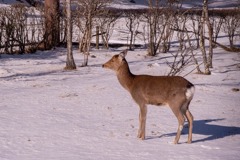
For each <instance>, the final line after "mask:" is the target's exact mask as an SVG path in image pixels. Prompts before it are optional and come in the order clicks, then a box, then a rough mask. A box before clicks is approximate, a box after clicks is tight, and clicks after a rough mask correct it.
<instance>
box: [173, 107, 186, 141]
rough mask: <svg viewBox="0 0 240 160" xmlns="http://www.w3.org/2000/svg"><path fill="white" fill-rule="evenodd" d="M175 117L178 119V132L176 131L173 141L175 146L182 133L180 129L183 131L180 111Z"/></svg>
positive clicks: (182, 118) (182, 119)
mask: <svg viewBox="0 0 240 160" xmlns="http://www.w3.org/2000/svg"><path fill="white" fill-rule="evenodd" d="M175 115H176V117H177V119H178V130H177V135H176V137H175V140H174V144H177V143H178V141H179V139H180V136H181V133H182V129H183V125H184V121H185V119H184V116H183V114H182V112H181V111H179V112H178V113H177V114H175Z"/></svg>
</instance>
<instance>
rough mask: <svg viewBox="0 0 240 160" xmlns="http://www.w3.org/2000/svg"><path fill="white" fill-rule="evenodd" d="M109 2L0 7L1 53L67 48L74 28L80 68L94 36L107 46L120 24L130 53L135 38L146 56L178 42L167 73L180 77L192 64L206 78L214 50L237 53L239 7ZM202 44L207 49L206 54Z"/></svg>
mask: <svg viewBox="0 0 240 160" xmlns="http://www.w3.org/2000/svg"><path fill="white" fill-rule="evenodd" d="M111 2H112V1H111V0H75V1H72V2H70V1H68V0H66V1H64V2H63V4H62V6H63V7H62V9H60V3H59V1H56V0H45V5H44V6H39V7H37V8H38V9H37V10H35V9H33V8H29V7H26V6H23V5H12V6H11V7H10V8H7V9H6V8H0V53H8V54H13V53H28V52H34V51H36V50H37V49H42V50H45V49H51V48H54V47H56V46H58V45H61V44H67V39H69V38H67V37H68V35H69V34H72V29H73V30H74V34H76V33H77V34H78V43H79V52H81V53H83V55H84V62H83V64H82V66H87V65H88V56H89V54H90V49H91V45H92V39H93V37H97V38H98V40H97V39H96V43H97V42H98V41H99V38H100V39H101V44H102V45H103V47H105V48H109V41H110V39H111V36H112V33H113V31H114V27H115V26H116V25H117V24H118V23H122V21H123V20H124V24H125V25H126V28H127V30H128V31H127V32H128V33H126V34H127V37H128V39H127V44H128V48H129V50H133V49H134V48H135V41H136V39H140V40H141V41H143V42H144V43H145V44H146V48H147V54H148V55H150V56H155V55H156V54H158V53H166V52H169V50H170V49H171V47H172V45H173V41H174V39H173V38H174V37H176V38H177V42H178V43H179V45H178V51H177V52H176V53H175V54H174V55H173V57H174V63H170V62H169V63H168V65H169V66H170V68H171V73H170V75H174V74H176V73H179V70H181V69H182V68H183V67H184V66H185V65H187V64H188V63H189V62H190V61H193V62H194V63H195V64H196V68H197V70H198V72H199V73H204V74H210V70H209V68H211V67H212V66H213V64H212V55H213V49H214V48H215V47H216V46H220V47H222V48H224V49H225V50H227V51H235V52H236V51H237V52H239V48H238V47H239V46H237V45H236V42H237V41H238V40H239V39H240V38H239V37H240V8H239V7H236V8H234V9H221V10H219V9H218V10H214V9H208V1H207V0H203V7H202V8H197V9H196V8H191V9H183V8H182V4H181V3H180V1H167V3H166V4H163V3H160V2H161V1H159V0H149V1H148V5H149V7H148V8H146V9H112V8H110V7H109V4H110V3H111ZM68 3H69V5H68ZM36 12H37V13H36ZM67 13H71V16H70V17H69V14H67ZM120 20H121V22H120ZM69 25H70V26H69ZM69 30H70V32H68V31H69ZM220 31H222V32H224V33H225V34H226V36H227V37H228V40H229V45H228V46H226V45H223V44H221V43H219V42H218V41H217V39H218V38H219V33H220ZM67 33H68V34H67ZM193 40H194V41H193ZM69 41H71V39H70V40H69ZM206 42H207V44H206ZM206 45H209V48H210V49H209V50H208V51H207V50H206ZM198 48H200V50H201V52H202V58H203V63H204V66H205V67H204V71H201V70H200V68H199V65H200V64H199V63H198V62H197V58H195V55H194V53H193V50H195V49H198ZM70 57H71V56H70ZM187 57H190V58H187ZM72 59H73V57H72ZM69 64H74V63H69ZM66 68H68V69H70V68H71V67H66ZM72 68H76V66H75V67H72Z"/></svg>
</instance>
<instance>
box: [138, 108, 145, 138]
mask: <svg viewBox="0 0 240 160" xmlns="http://www.w3.org/2000/svg"><path fill="white" fill-rule="evenodd" d="M139 107H140V111H139V129H138V138H140V139H142V140H144V139H145V129H146V119H147V106H146V105H140V106H139Z"/></svg>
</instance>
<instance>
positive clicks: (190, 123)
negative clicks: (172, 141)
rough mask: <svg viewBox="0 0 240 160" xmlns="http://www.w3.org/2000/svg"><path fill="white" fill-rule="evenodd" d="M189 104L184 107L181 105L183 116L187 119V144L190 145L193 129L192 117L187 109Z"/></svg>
mask: <svg viewBox="0 0 240 160" xmlns="http://www.w3.org/2000/svg"><path fill="white" fill-rule="evenodd" d="M189 103H190V102H188V103H187V104H186V105H183V108H182V113H183V114H184V116H185V117H186V118H187V121H188V128H189V130H188V141H187V142H188V143H191V142H192V129H193V116H192V114H191V112H190V111H189V109H188V106H189Z"/></svg>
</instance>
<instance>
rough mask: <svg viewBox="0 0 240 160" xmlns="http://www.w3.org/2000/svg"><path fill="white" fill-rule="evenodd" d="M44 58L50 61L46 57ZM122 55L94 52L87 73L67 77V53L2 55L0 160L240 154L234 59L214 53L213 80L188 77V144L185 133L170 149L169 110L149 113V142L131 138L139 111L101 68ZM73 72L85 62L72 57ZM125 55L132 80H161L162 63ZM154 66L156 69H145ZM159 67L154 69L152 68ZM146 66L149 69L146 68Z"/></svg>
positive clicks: (140, 53) (238, 57) (172, 125)
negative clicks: (191, 89) (190, 119)
mask: <svg viewBox="0 0 240 160" xmlns="http://www.w3.org/2000/svg"><path fill="white" fill-rule="evenodd" d="M47 52H48V53H47ZM118 52H119V51H106V50H100V51H98V50H94V51H92V54H94V55H95V56H96V58H91V59H90V61H89V63H90V64H89V67H85V68H80V67H78V69H77V70H76V71H71V72H70V71H64V70H63V68H64V66H65V59H66V55H65V53H66V50H65V49H63V48H58V49H57V50H54V51H46V52H40V51H38V52H37V53H36V54H32V55H20V56H16V55H15V56H11V55H2V58H1V63H0V93H1V101H0V159H3V160H16V159H18V160H32V159H34V160H35V159H39V160H43V159H44V160H53V159H56V160H66V159H68V160H78V159H99V160H101V159H102V160H105V159H119V160H120V159H131V160H135V159H136V160H140V159H178V160H181V159H186V158H188V159H193V160H197V159H199V160H200V159H201V160H202V159H213V160H215V159H216V160H217V159H228V160H229V159H231V160H235V159H238V158H239V151H240V141H239V138H240V123H239V122H240V118H239V114H240V110H239V104H240V98H239V97H240V92H238V91H237V92H236V91H234V90H233V88H237V89H239V88H240V82H239V79H240V74H239V73H240V72H239V70H240V69H239V61H240V54H239V53H226V52H225V51H222V50H221V49H216V54H215V55H214V68H213V70H212V72H213V74H212V75H211V76H204V75H198V74H193V73H192V74H190V75H188V76H187V77H186V78H187V79H189V80H190V81H191V82H193V83H194V84H195V85H196V94H195V97H194V99H193V101H192V103H191V105H190V109H191V111H192V113H193V115H194V118H195V121H194V130H193V143H192V144H186V143H185V142H186V140H187V134H186V133H187V126H185V128H184V131H183V135H182V136H181V139H180V144H179V145H173V144H171V142H172V141H173V138H174V136H175V133H176V129H177V120H176V118H175V117H174V116H173V113H172V112H171V111H170V109H169V108H167V107H160V108H159V107H153V106H150V107H149V110H148V119H147V131H146V133H147V140H144V141H141V140H138V139H137V138H136V136H137V129H138V107H137V105H136V104H135V103H134V102H133V100H132V99H131V98H130V96H129V94H128V93H127V92H126V91H125V90H124V89H123V88H122V87H121V86H120V85H119V83H118V81H117V79H116V77H115V75H114V73H112V72H111V71H108V70H104V69H102V68H101V65H102V63H104V62H105V61H107V60H108V59H110V57H111V56H112V55H113V54H117V53H118ZM74 53H75V54H74V57H75V60H76V63H77V64H78V65H80V64H82V61H83V57H82V55H81V54H79V53H77V50H75V51H74ZM145 53H146V51H145V50H135V51H129V53H128V56H127V60H128V61H129V65H130V68H131V70H132V72H134V73H137V74H140V73H147V74H154V75H157V74H164V73H166V70H167V69H168V68H167V67H166V64H165V60H164V59H165V58H167V57H169V55H168V54H164V55H162V54H160V55H158V56H157V57H152V58H151V57H147V58H146V57H145ZM149 64H154V65H149ZM156 64H157V65H156ZM149 66H151V67H149Z"/></svg>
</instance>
